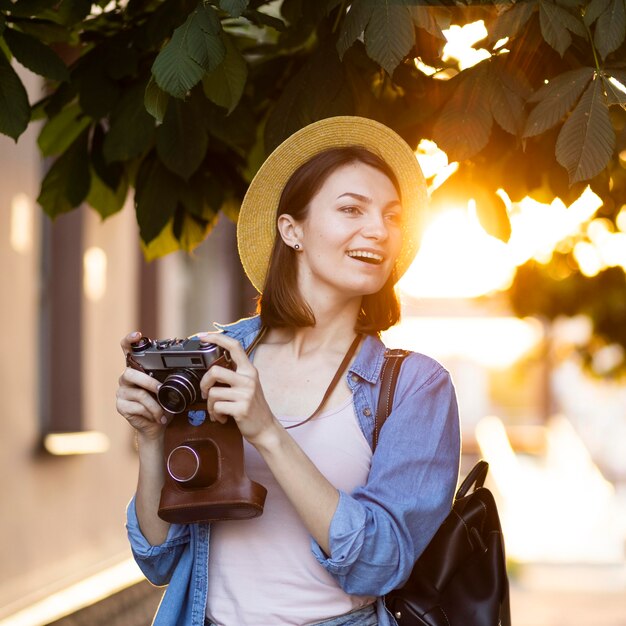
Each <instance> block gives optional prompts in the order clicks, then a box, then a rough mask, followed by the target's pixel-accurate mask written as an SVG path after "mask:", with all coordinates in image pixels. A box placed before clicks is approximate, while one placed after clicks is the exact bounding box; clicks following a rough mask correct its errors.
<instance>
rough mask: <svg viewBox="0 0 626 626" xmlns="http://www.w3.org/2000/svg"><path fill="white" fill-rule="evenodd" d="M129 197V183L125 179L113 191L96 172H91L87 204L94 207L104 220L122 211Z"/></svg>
mask: <svg viewBox="0 0 626 626" xmlns="http://www.w3.org/2000/svg"><path fill="white" fill-rule="evenodd" d="M127 195H128V181H127V180H126V178H125V177H123V178H122V179H121V181H120V184H119V185H118V186H117V188H115V189H111V187H109V186H108V185H107V184H106V183H104V182H103V181H102V179H101V178H100V177H99V176H98V175H97V174H96V172H95V171H93V170H92V172H91V187H90V189H89V193H88V195H87V204H88V205H89V206H91V207H93V208H94V209H95V210H96V211H97V212H98V213H99V214H100V217H102V219H106V218H107V217H110V216H111V215H114V214H115V213H117V212H118V211H120V210H121V209H122V208H123V206H124V202H125V201H126V196H127Z"/></svg>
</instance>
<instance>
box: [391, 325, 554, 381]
mask: <svg viewBox="0 0 626 626" xmlns="http://www.w3.org/2000/svg"><path fill="white" fill-rule="evenodd" d="M541 338H542V329H541V325H540V323H539V322H538V321H537V320H532V319H527V320H521V319H518V318H516V317H404V318H403V319H402V323H401V324H399V325H398V326H393V327H392V328H390V329H389V330H386V331H385V332H384V333H383V341H384V342H385V344H386V345H389V346H403V347H405V348H406V349H409V350H415V351H417V352H422V353H424V354H429V355H437V357H438V358H460V359H469V360H471V361H472V362H475V363H480V364H482V365H484V366H486V367H489V368H496V369H504V368H507V367H510V366H511V365H513V363H515V362H516V361H518V360H519V359H520V358H521V357H523V356H524V355H525V354H527V353H528V352H529V351H530V350H531V349H533V348H534V347H535V346H536V345H537V344H538V343H539V342H540V341H541Z"/></svg>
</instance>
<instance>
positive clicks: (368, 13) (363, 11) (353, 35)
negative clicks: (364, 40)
mask: <svg viewBox="0 0 626 626" xmlns="http://www.w3.org/2000/svg"><path fill="white" fill-rule="evenodd" d="M374 6H375V0H355V1H354V2H352V3H351V5H350V11H348V14H347V15H346V17H345V19H344V21H343V25H342V27H341V32H340V34H339V38H338V39H337V52H338V53H339V58H340V59H343V55H344V54H345V53H346V50H347V49H348V48H349V47H350V46H351V45H352V44H353V43H354V42H355V41H356V40H357V39H358V38H359V37H360V36H361V35H362V34H363V33H364V32H365V27H366V26H367V24H368V23H369V21H370V19H371V17H372V14H373V12H374Z"/></svg>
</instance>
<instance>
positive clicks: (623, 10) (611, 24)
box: [593, 0, 626, 59]
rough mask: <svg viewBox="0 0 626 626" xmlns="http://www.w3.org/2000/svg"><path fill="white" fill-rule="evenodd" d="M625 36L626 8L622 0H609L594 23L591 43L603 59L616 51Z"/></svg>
mask: <svg viewBox="0 0 626 626" xmlns="http://www.w3.org/2000/svg"><path fill="white" fill-rule="evenodd" d="M625 34H626V6H625V4H624V0H611V1H610V2H609V6H608V7H607V8H606V10H605V11H604V12H603V13H602V14H601V15H600V17H599V18H598V21H597V23H596V27H595V31H594V37H593V43H594V45H595V47H596V50H597V51H598V52H599V53H600V55H601V56H602V58H603V59H606V57H607V56H608V55H609V54H611V52H614V51H615V50H617V49H618V48H619V47H620V46H621V45H622V43H623V42H624V35H625Z"/></svg>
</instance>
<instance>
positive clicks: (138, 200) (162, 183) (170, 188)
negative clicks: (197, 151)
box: [135, 154, 181, 244]
mask: <svg viewBox="0 0 626 626" xmlns="http://www.w3.org/2000/svg"><path fill="white" fill-rule="evenodd" d="M180 184H181V180H180V178H177V177H176V176H175V175H174V174H172V173H171V172H170V171H169V170H168V169H167V168H166V167H165V166H164V165H163V164H162V163H161V162H160V161H159V159H158V158H157V157H156V156H155V155H153V154H151V155H148V156H147V157H146V158H145V159H144V160H143V161H142V163H141V165H140V167H139V171H138V172H137V180H136V185H135V189H136V191H135V210H136V212H137V222H138V223H139V234H140V236H141V239H142V240H143V242H144V243H147V244H149V243H150V242H151V241H152V240H153V239H154V238H155V237H157V236H158V235H159V233H160V232H161V231H162V230H163V228H165V225H166V224H167V223H168V222H169V221H170V219H171V218H172V217H173V215H174V212H175V211H176V206H177V204H178V188H179V186H180Z"/></svg>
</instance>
